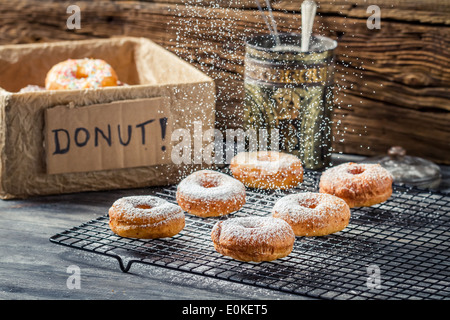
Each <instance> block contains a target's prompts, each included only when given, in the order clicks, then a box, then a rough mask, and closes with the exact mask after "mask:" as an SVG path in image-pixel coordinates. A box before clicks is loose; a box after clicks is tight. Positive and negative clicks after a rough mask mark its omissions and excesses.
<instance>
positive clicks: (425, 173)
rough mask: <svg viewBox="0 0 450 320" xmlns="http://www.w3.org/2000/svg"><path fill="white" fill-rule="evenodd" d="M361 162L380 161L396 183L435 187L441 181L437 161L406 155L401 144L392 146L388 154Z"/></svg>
mask: <svg viewBox="0 0 450 320" xmlns="http://www.w3.org/2000/svg"><path fill="white" fill-rule="evenodd" d="M361 163H379V164H380V165H381V166H382V167H384V168H385V169H386V170H388V171H389V172H390V173H391V174H392V175H393V177H394V182H395V183H401V184H405V185H411V186H416V187H421V188H430V189H435V188H437V187H438V186H439V184H440V182H441V169H440V168H439V166H438V165H436V164H435V163H433V162H431V161H429V160H426V159H422V158H419V157H414V156H409V155H406V150H405V149H403V148H402V147H400V146H394V147H391V148H390V149H389V150H388V152H387V155H383V156H376V157H371V158H367V159H364V160H362V161H361Z"/></svg>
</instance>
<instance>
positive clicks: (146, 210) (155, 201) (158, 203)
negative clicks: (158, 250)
mask: <svg viewBox="0 0 450 320" xmlns="http://www.w3.org/2000/svg"><path fill="white" fill-rule="evenodd" d="M108 214H109V227H110V228H111V230H112V231H113V232H114V233H115V234H117V235H119V236H121V237H126V238H142V239H154V238H166V237H172V236H174V235H176V234H177V233H179V232H180V231H181V230H182V229H183V228H184V226H185V215H184V212H183V210H181V208H180V207H179V206H177V205H176V204H172V203H170V202H168V201H166V200H164V199H161V198H158V197H155V196H130V197H124V198H120V199H118V200H116V201H115V202H114V203H113V205H112V206H111V208H110V209H109V212H108Z"/></svg>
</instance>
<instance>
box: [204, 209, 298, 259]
mask: <svg viewBox="0 0 450 320" xmlns="http://www.w3.org/2000/svg"><path fill="white" fill-rule="evenodd" d="M211 239H212V241H213V244H214V248H215V249H216V251H217V252H219V253H221V254H223V255H225V256H229V257H231V258H233V259H236V260H241V261H254V262H261V261H272V260H275V259H280V258H283V257H286V256H287V255H289V254H290V253H291V252H292V249H293V246H294V241H295V235H294V232H293V231H292V228H291V227H290V226H289V224H287V223H286V222H285V221H284V220H281V219H276V218H272V217H257V216H250V217H238V218H230V219H227V220H222V221H218V222H217V223H216V224H215V225H214V227H213V229H212V231H211Z"/></svg>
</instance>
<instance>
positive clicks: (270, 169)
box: [230, 151, 303, 190]
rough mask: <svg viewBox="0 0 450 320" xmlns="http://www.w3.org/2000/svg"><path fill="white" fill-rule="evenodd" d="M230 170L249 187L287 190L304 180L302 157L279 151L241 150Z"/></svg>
mask: <svg viewBox="0 0 450 320" xmlns="http://www.w3.org/2000/svg"><path fill="white" fill-rule="evenodd" d="M230 170H231V173H232V174H233V177H235V178H236V179H238V180H239V181H241V182H242V183H244V184H245V185H246V186H247V187H249V188H256V189H266V190H268V189H270V190H272V189H281V190H285V189H289V188H293V187H295V186H297V185H298V184H299V183H301V182H303V166H302V163H301V161H300V159H298V158H297V157H296V156H294V155H292V154H288V153H283V152H277V151H255V152H240V153H238V154H237V155H236V156H234V157H233V159H231V162H230Z"/></svg>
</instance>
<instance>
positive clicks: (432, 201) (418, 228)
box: [50, 171, 450, 300]
mask: <svg viewBox="0 0 450 320" xmlns="http://www.w3.org/2000/svg"><path fill="white" fill-rule="evenodd" d="M319 177H320V175H319V173H315V172H312V171H308V172H306V173H305V177H304V182H303V183H302V184H301V186H300V187H299V188H298V189H294V190H290V191H289V193H293V192H301V191H317V190H318V180H319ZM175 193H176V187H175V186H172V187H168V188H164V189H156V190H154V192H152V194H154V195H156V196H159V197H162V198H165V199H167V200H168V201H171V202H174V203H175ZM285 194H286V193H280V192H273V193H262V192H255V191H251V190H248V191H247V203H246V205H245V206H244V207H243V208H242V209H241V210H239V211H237V212H235V213H233V214H230V215H228V216H226V217H220V218H199V217H196V216H192V215H190V214H186V226H185V228H184V229H183V230H182V231H181V232H180V233H179V234H177V235H176V236H174V237H172V238H164V239H153V240H142V239H130V238H122V237H119V236H116V235H115V234H114V233H112V231H111V230H110V229H109V226H108V217H107V215H105V216H101V217H99V218H97V219H94V220H91V221H88V222H86V223H83V224H82V225H80V226H78V227H74V228H72V229H69V230H66V231H63V232H61V233H58V234H56V235H54V236H52V237H51V238H50V241H51V242H53V243H57V244H61V245H65V246H68V247H71V248H76V249H81V250H85V251H89V252H92V253H95V254H101V255H105V256H109V257H112V258H115V259H117V260H118V262H119V267H120V269H121V270H122V271H123V272H127V271H128V270H129V269H130V267H131V265H132V264H133V263H144V264H150V265H156V266H161V267H165V268H170V269H176V270H181V271H184V272H189V273H194V274H199V275H203V276H208V277H214V278H219V279H225V280H229V281H234V282H239V283H245V284H249V285H254V286H259V287H264V288H269V289H273V290H279V291H284V292H289V293H292V294H298V295H304V296H309V297H314V298H321V299H339V300H343V299H433V300H437V299H448V298H450V212H449V211H450V195H445V194H440V193H433V192H429V191H425V190H419V189H415V188H408V187H403V186H395V188H394V192H393V195H392V197H391V198H390V199H389V200H388V201H386V202H385V203H382V204H379V205H375V206H372V207H367V208H354V209H352V216H351V219H350V223H349V225H348V227H347V228H346V229H344V230H343V231H341V232H338V233H335V234H331V235H328V236H323V237H297V238H296V241H295V244H294V249H293V251H292V253H291V254H290V255H289V256H287V257H285V258H282V259H278V260H274V261H271V262H261V263H252V262H241V261H237V260H234V259H232V258H229V257H226V256H222V255H221V254H219V253H217V252H216V251H215V250H214V246H213V244H212V241H211V238H210V232H211V229H212V227H213V225H214V224H215V223H216V222H217V221H218V220H219V219H231V218H233V217H237V216H249V215H257V216H265V215H269V214H271V210H272V207H273V205H274V202H275V201H276V200H277V199H278V198H280V197H281V196H283V195H285Z"/></svg>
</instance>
